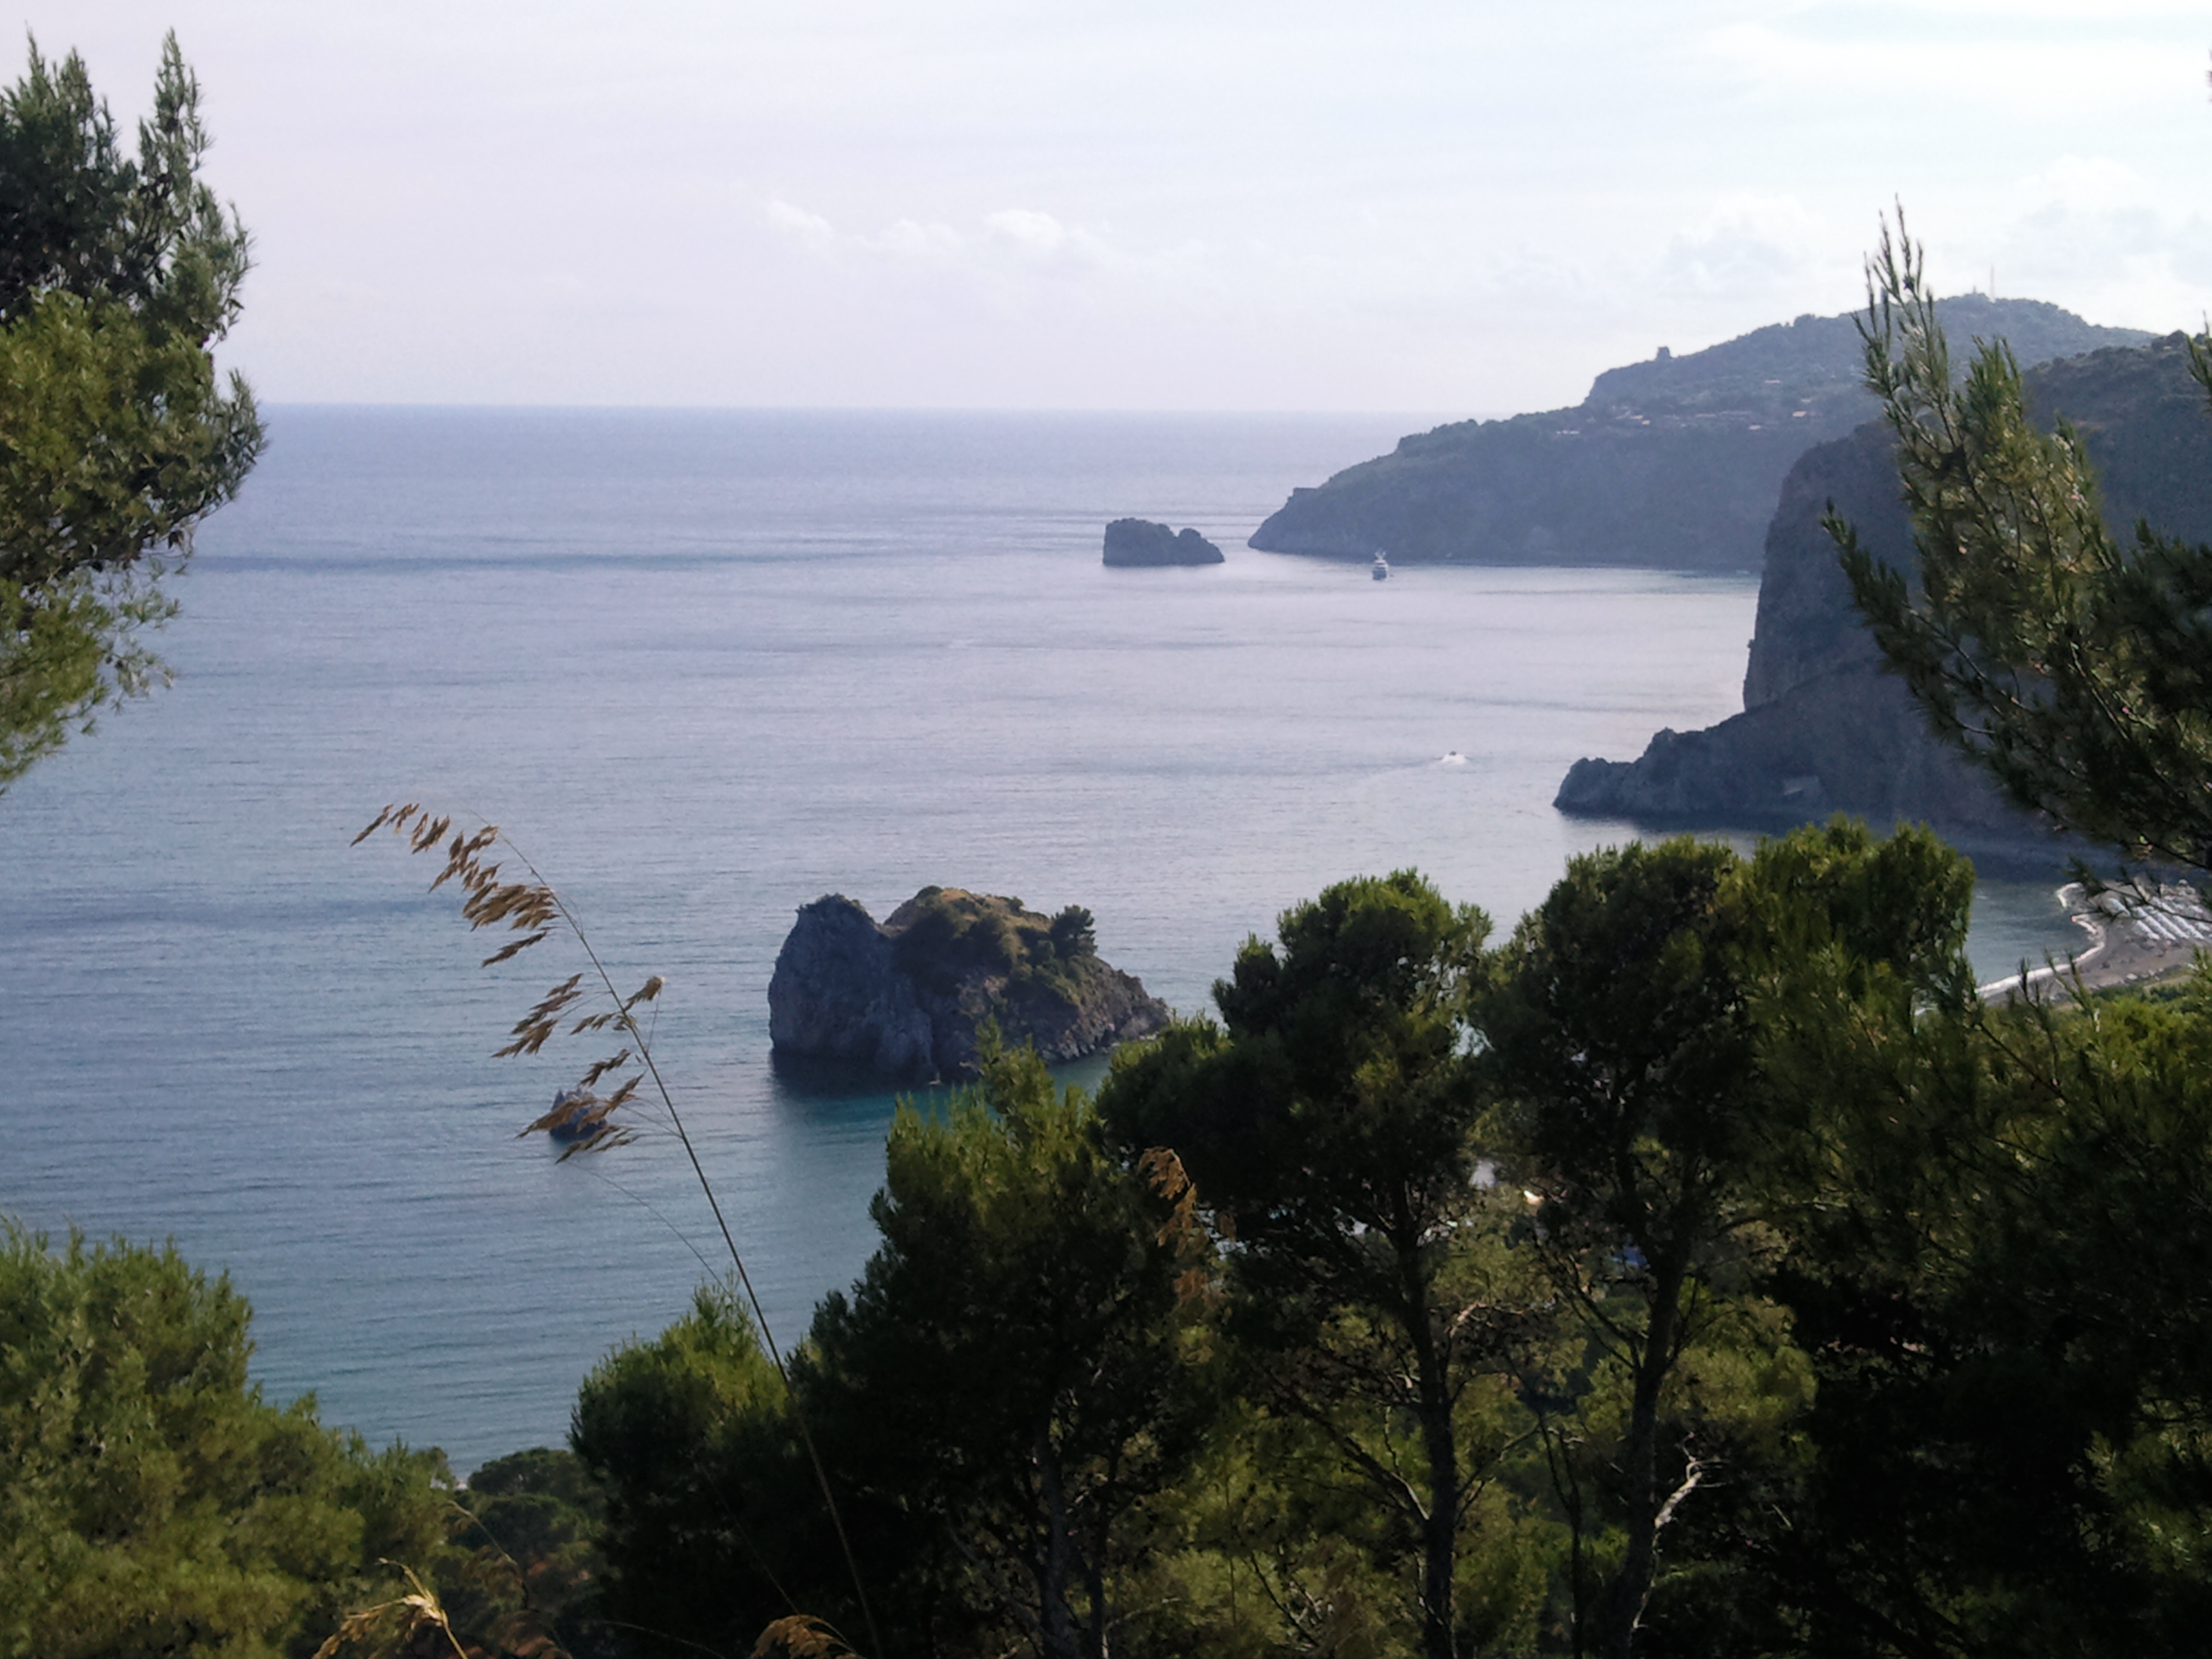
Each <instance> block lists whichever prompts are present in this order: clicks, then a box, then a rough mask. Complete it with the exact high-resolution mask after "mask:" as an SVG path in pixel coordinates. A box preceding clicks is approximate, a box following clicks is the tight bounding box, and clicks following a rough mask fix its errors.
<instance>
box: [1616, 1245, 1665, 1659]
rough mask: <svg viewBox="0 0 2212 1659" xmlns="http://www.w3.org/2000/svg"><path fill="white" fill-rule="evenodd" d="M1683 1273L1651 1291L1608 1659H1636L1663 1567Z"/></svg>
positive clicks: (1632, 1415)
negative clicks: (1662, 1444) (1664, 1416)
mask: <svg viewBox="0 0 2212 1659" xmlns="http://www.w3.org/2000/svg"><path fill="white" fill-rule="evenodd" d="M1683 1278H1684V1268H1683V1266H1682V1264H1681V1263H1680V1262H1679V1261H1668V1262H1667V1263H1666V1264H1665V1265H1663V1266H1662V1267H1660V1268H1659V1270H1658V1274H1657V1278H1656V1282H1655V1283H1654V1285H1652V1291H1651V1317H1650V1322H1649V1323H1648V1324H1647V1325H1646V1326H1645V1328H1644V1358H1643V1360H1642V1362H1641V1363H1640V1364H1638V1366H1637V1368H1636V1395H1635V1399H1634V1401H1632V1404H1631V1406H1630V1408H1629V1414H1628V1443H1627V1445H1626V1449H1625V1455H1624V1456H1623V1458H1622V1462H1623V1464H1624V1465H1625V1468H1624V1469H1623V1473H1624V1474H1626V1477H1627V1480H1626V1488H1627V1490H1626V1493H1625V1494H1624V1495H1625V1496H1626V1499H1627V1504H1628V1547H1627V1549H1626V1551H1625V1552H1623V1553H1622V1555H1621V1559H1620V1570H1619V1571H1617V1572H1615V1573H1614V1575H1613V1589H1612V1591H1611V1592H1610V1594H1608V1595H1607V1596H1606V1598H1605V1605H1604V1607H1603V1610H1602V1612H1601V1620H1602V1622H1601V1625H1600V1626H1599V1650H1600V1651H1601V1653H1603V1654H1604V1655H1605V1659H1632V1656H1633V1655H1634V1653H1635V1651H1636V1627H1637V1626H1638V1624H1640V1623H1641V1622H1642V1621H1643V1618H1644V1603H1645V1602H1647V1601H1650V1599H1651V1580H1652V1577H1653V1574H1654V1571H1655V1570H1656V1566H1657V1565H1658V1543H1659V1510H1660V1507H1661V1505H1662V1504H1663V1503H1664V1502H1665V1501H1666V1500H1665V1497H1664V1495H1663V1494H1662V1492H1660V1490H1659V1395H1660V1390H1661V1389H1663V1388H1664V1387H1665V1386H1666V1383H1667V1373H1668V1370H1670V1369H1672V1366H1673V1360H1674V1352H1673V1351H1674V1334H1675V1329H1676V1327H1677V1325H1678V1324H1679V1322H1680V1318H1681V1305H1682V1284H1683Z"/></svg>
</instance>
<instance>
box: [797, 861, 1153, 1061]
mask: <svg viewBox="0 0 2212 1659" xmlns="http://www.w3.org/2000/svg"><path fill="white" fill-rule="evenodd" d="M768 1010H769V1037H770V1039H771V1041H772V1042H774V1044H775V1048H776V1051H777V1052H778V1053H779V1054H803V1055H807V1056H811V1057H815V1058H820V1059H829V1060H843V1061H846V1062H848V1063H852V1064H856V1065H859V1066H864V1067H866V1069H868V1070H870V1071H872V1072H874V1073H878V1074H879V1075H881V1076H883V1077H884V1078H886V1079H896V1080H900V1081H914V1082H926V1081H927V1080H929V1079H933V1078H940V1079H947V1080H952V1079H963V1078H969V1077H973V1076H975V1072H976V1046H977V1045H976V1032H977V1030H978V1029H979V1028H980V1027H981V1025H982V1024H984V1023H985V1022H986V1021H995V1022H996V1023H997V1024H998V1028H999V1030H1000V1035H1001V1036H1003V1037H1004V1038H1005V1039H1006V1042H1008V1043H1010V1044H1015V1045H1018V1044H1021V1043H1024V1042H1033V1043H1035V1044H1036V1048H1037V1051H1038V1052H1039V1053H1040V1054H1042V1055H1043V1056H1044V1057H1045V1058H1046V1059H1047V1060H1054V1061H1060V1060H1079V1059H1081V1058H1082V1057H1083V1056H1085V1054H1097V1052H1099V1051H1100V1050H1101V1049H1103V1048H1111V1047H1112V1046H1113V1045H1114V1044H1115V1043H1117V1042H1126V1041H1127V1040H1128V1039H1130V1038H1132V1037H1139V1036H1150V1035H1151V1034H1152V1033H1153V1032H1154V1031H1157V1030H1160V1029H1161V1028H1162V1027H1163V1026H1164V1025H1165V1024H1167V1023H1168V1020H1169V1018H1170V1010H1169V1008H1168V1006H1167V1005H1166V1004H1165V1003H1164V1002H1162V1001H1161V1000H1159V999H1158V997H1155V996H1152V995H1149V994H1146V990H1145V987H1144V986H1143V984H1142V983H1141V982H1140V981H1139V980H1138V979H1137V978H1136V977H1135V976H1134V975H1130V974H1125V973H1122V972H1121V971H1120V970H1119V969H1115V968H1113V967H1109V965H1108V964H1107V963H1105V962H1104V961H1103V960H1102V959H1101V958H1100V957H1099V955H1098V951H1097V944H1096V941H1095V940H1094V939H1093V937H1092V933H1091V913H1090V912H1089V911H1087V910H1085V909H1083V908H1080V907H1079V906H1073V905H1071V906H1070V907H1069V908H1066V909H1065V910H1062V911H1061V912H1060V914H1059V915H1056V916H1051V917H1047V916H1043V915H1039V914H1038V913H1037V912H1036V911H1034V910H1025V909H1024V908H1022V902H1021V901H1020V900H1019V899H1014V898H1000V897H995V896H989V895H985V894H980V893H969V892H965V891H963V890H961V889H959V888H957V887H925V888H923V889H922V890H921V891H920V892H919V893H916V894H915V896H913V897H912V898H910V899H908V901H907V902H905V903H904V904H902V905H901V906H899V908H897V909H896V910H894V911H893V912H891V915H890V919H889V920H888V921H884V922H882V923H880V924H878V922H877V921H875V920H874V918H872V916H870V915H869V914H868V913H867V911H866V909H865V908H862V907H861V906H860V905H859V904H857V903H855V902H854V901H853V900H851V899H849V898H847V897H845V896H843V895H842V894H838V893H830V894H826V895H824V896H823V897H821V898H818V899H817V900H815V901H814V902H813V903H811V904H809V905H805V906H803V907H802V908H800V910H799V921H798V922H797V923H796V924H795V925H794V926H793V928H792V930H791V933H790V935H789V937H787V939H785V940H784V942H783V949H782V950H781V951H780V952H779V953H778V954H777V956H776V959H775V974H774V975H773V976H772V977H771V978H770V979H769V987H768Z"/></svg>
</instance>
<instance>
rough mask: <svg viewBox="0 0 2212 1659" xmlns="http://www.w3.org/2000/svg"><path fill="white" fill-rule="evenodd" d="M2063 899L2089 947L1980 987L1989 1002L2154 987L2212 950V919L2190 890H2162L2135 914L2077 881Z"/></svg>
mask: <svg viewBox="0 0 2212 1659" xmlns="http://www.w3.org/2000/svg"><path fill="white" fill-rule="evenodd" d="M2058 898H2059V900H2060V902H2062V903H2064V904H2065V905H2066V906H2067V909H2068V919H2069V921H2072V922H2073V923H2074V924H2075V926H2076V927H2080V928H2081V930H2082V931H2083V932H2084V933H2087V934H2088V935H2089V944H2088V946H2087V949H2085V950H2082V951H2078V952H2076V953H2075V954H2073V955H2071V956H2069V957H2066V958H2065V959H2064V960H2063V962H2056V963H2052V962H2046V963H2045V965H2044V966H2043V967H2040V968H2032V969H2027V970H2026V971H2024V972H2021V973H2014V974H2008V975H2004V976H2003V977H2002V978H2000V979H1995V980H1991V981H1990V982H1989V983H1988V984H1986V985H1983V986H1979V987H1976V988H1977V989H1978V990H1979V991H1980V993H1981V994H1982V995H1983V997H1984V998H1985V999H1988V1000H1993V1001H1994V1000H2002V1001H2006V1002H2009V1001H2012V1000H2014V999H2015V998H2017V997H2021V996H2023V995H2033V994H2036V993H2037V992H2038V991H2039V990H2040V989H2041V988H2043V987H2046V986H2057V987H2060V992H2059V994H2061V995H2064V994H2067V993H2068V991H2069V989H2070V987H2072V986H2074V985H2076V984H2078V985H2079V987H2080V988H2081V989H2082V990H2084V991H2111V990H2117V989H2119V988H2121V987H2124V986H2130V985H2148V984H2150V983H2153V982H2154V981H2159V980H2162V979H2166V978H2167V977H2169V976H2172V975H2176V974H2179V973H2181V972H2184V971H2185V970H2186V969H2189V968H2190V967H2191V966H2192V965H2193V964H2194V963H2195V962H2196V960H2197V955H2198V953H2199V952H2200V951H2205V950H2207V949H2208V948H2212V915H2208V914H2207V912H2206V911H2205V909H2204V907H2203V904H2202V903H2201V902H2199V901H2198V899H2197V896H2196V895H2195V894H2194V893H2193V892H2191V890H2188V889H2186V888H2175V887H2172V886H2168V887H2164V888H2161V889H2160V891H2159V896H2158V897H2157V899H2156V900H2155V901H2154V902H2151V903H2150V904H2148V905H2145V906H2142V907H2139V908H2136V909H2132V910H2130V909H2127V908H2122V907H2121V906H2120V905H2119V904H2118V902H2116V901H2112V900H2109V899H2104V900H2100V899H2092V898H2090V897H2089V896H2087V894H2086V893H2085V892H2084V891H2083V890H2082V889H2081V884H2079V883H2076V882H2069V883H2068V884H2066V885H2065V886H2063V887H2062V888H2060V889H2059V890H2058Z"/></svg>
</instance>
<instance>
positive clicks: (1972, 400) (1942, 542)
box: [1824, 212, 2212, 872]
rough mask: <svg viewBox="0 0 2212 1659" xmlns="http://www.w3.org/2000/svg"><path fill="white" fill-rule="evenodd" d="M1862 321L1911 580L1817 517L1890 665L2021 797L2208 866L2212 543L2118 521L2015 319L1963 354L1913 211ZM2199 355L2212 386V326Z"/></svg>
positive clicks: (2079, 827)
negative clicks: (2119, 527)
mask: <svg viewBox="0 0 2212 1659" xmlns="http://www.w3.org/2000/svg"><path fill="white" fill-rule="evenodd" d="M1860 332H1861V334H1862V336H1863V339H1864V341H1865V348H1866V380H1867V385H1868V386H1869V388H1870V389H1871V390H1872V391H1873V392H1874V393H1875V396H1876V397H1878V398H1880V399H1881V405H1882V411H1883V415H1884V417H1885V418H1886V419H1887V422H1888V423H1889V426H1890V428H1891V429H1892V430H1893V432H1894V433H1895V434H1896V435H1897V462H1898V471H1899V479H1900V482H1901V483H1902V486H1903V490H1904V498H1905V506H1906V508H1907V510H1908V511H1909V513H1910V514H1911V520H1912V525H1913V532H1914V542H1915V545H1916V547H1917V550H1918V560H1917V580H1915V579H1914V577H1913V576H1912V575H1909V574H1907V573H1906V572H1905V571H1902V570H1899V569H1898V568H1895V567H1893V566H1892V565H1889V564H1887V563H1886V562H1883V561H1881V559H1880V558H1878V557H1877V556H1875V554H1874V553H1873V552H1871V551H1870V550H1869V549H1868V548H1866V547H1865V546H1864V545H1863V544H1862V543H1861V542H1860V540H1859V538H1858V535H1857V532H1856V531H1855V530H1854V529H1853V528H1852V526H1850V525H1849V524H1848V523H1846V522H1844V520H1842V519H1840V518H1838V516H1836V514H1835V513H1833V512H1832V511H1831V513H1829V515H1828V517H1827V518H1826V520H1824V523H1825V524H1826V527H1827V529H1828V532H1829V533H1830V534H1831V535H1832V536H1833V537H1834V538H1835V540H1836V543H1837V545H1838V548H1839V549H1840V550H1841V554H1842V559H1843V565H1844V571H1845V573H1846V574H1848V575H1849V577H1850V583H1851V590H1852V592H1853V595H1854V597H1855V598H1856V599H1857V602H1858V605H1859V609H1860V610H1861V611H1863V613H1864V615H1865V616H1866V618H1867V622H1868V624H1869V627H1870V628H1871V629H1872V630H1873V633H1874V636H1875V642H1876V643H1877V644H1878V645H1879V646H1880V647H1881V653H1882V655H1883V657H1884V658H1885V659H1887V663H1888V665H1889V666H1890V667H1891V669H1893V671H1895V672H1897V673H1898V674H1899V675H1901V676H1902V677H1903V678H1904V679H1905V684H1907V685H1908V686H1909V687H1910V688H1911V691H1912V695H1913V696H1914V698H1915V699H1916V700H1917V702H1919V703H1920V705H1921V707H1922V708H1923V710H1924V711H1925V712H1926V714H1927V715H1928V718H1929V720H1930V722H1931V723H1932V724H1933V725H1934V726H1935V728H1936V732H1938V734H1939V735H1941V736H1942V737H1943V738H1946V739H1947V740H1948V741H1949V742H1951V743H1952V744H1955V745H1957V746H1958V747H1960V748H1961V749H1963V750H1965V751H1966V753H1967V754H1968V755H1969V756H1971V757H1972V758H1973V759H1975V760H1976V761H1978V763H1981V764H1982V765H1983V766H1984V768H1986V769H1988V770H1989V772H1990V774H1991V775H1993V776H1994V777H1995V778H1996V781H1998V782H1999V783H2000V784H2001V785H2002V786H2003V787H2004V789H2005V790H2006V792H2007V793H2008V794H2010V795H2011V797H2012V798H2013V799H2015V801H2017V802H2018V803H2019V804H2020V805H2022V806H2025V807H2027V808H2028V809H2029V810H2031V811H2038V812H2042V813H2046V814H2048V815H2049V816H2050V817H2051V818H2052V819H2053V820H2054V821H2056V822H2057V823H2059V824H2060V825H2062V826H2063V827H2064V828H2065V829H2069V830H2071V831H2073V832H2074V833H2075V834H2077V835H2080V836H2084V837H2085V838H2087V839H2088V840H2091V841H2093V842H2100V843H2102V844H2105V845H2108V846H2112V847H2115V848H2118V849H2119V850H2120V851H2121V852H2122V853H2123V854H2124V855H2126V856H2127V857H2129V858H2131V859H2135V860H2157V861H2160V862H2163V863H2169V864H2174V865H2179V866H2184V867H2185V868H2189V869H2192V870H2195V871H2197V872H2212V548H2208V547H2203V546H2192V545H2191V544H2187V543H2185V542H2183V541H2181V540H2179V538H2174V537H2172V536H2167V535H2164V534H2161V533H2160V532H2158V531H2156V530H2154V529H2153V528H2152V527H2151V526H2149V525H2148V524H2144V523H2139V524H2137V525H2136V528H2135V533H2134V535H2133V537H2132V538H2121V537H2118V536H2115V535H2114V534H2113V533H2112V531H2111V530H2109V529H2108V528H2107V527H2106V523H2105V518H2104V513H2103V510H2102V507H2101V504H2100V500H2099V496H2098V489H2097V479H2096V475H2095V471H2094V470H2093V467H2092V466H2091V465H2090V462H2089V459H2088V455H2087V451H2086V449H2085V448H2084V447H2083V444H2082V441H2081V435H2080V434H2079V433H2078V432H2076V431H2075V429H2074V428H2072V427H2071V426H2069V424H2068V423H2067V422H2064V421H2060V422H2057V424H2056V426H2055V427H2054V428H2052V429H2051V431H2048V432H2045V431H2044V430H2042V429H2041V428H2039V427H2038V426H2037V424H2036V423H2035V422H2033V420H2032V419H2031V418H2030V416H2029V413H2028V410H2027V399H2026V396H2025V393H2024V391H2023V387H2022V384H2021V368H2020V363H2019V362H2018V360H2017V359H2016V358H2015V356H2013V353H2012V349H2011V348H2010V347H2009V346H2008V345H2007V344H2006V343H2004V342H2003V341H2002V340H1996V341H1991V342H1987V343H1984V342H1981V341H1977V342H1976V343H1975V344H1976V351H1975V356H1974V359H1973V361H1972V363H1971V364H1970V365H1969V366H1968V367H1967V368H1966V373H1965V374H1964V376H1963V377H1961V376H1960V375H1958V374H1955V373H1954V369H1953V366H1952V359H1951V355H1950V348H1949V345H1948V342H1947V341H1946V340H1945V338H1944V334H1943V330H1942V325H1941V324H1940V323H1939V322H1938V320H1937V318H1936V297H1935V295H1934V293H1933V292H1932V291H1931V290H1930V289H1929V286H1928V281H1927V275H1926V270H1925V268H1924V265H1923V256H1922V252H1921V250H1920V248H1919V247H1918V246H1917V245H1916V244H1915V243H1913V242H1912V241H1911V239H1910V238H1909V237H1907V236H1906V235H1905V220H1904V216H1903V214H1902V212H1900V213H1899V216H1898V228H1897V234H1895V236H1894V237H1893V235H1892V234H1891V232H1890V229H1889V227H1888V225H1887V223H1885V224H1884V225H1883V227H1882V233H1881V244H1880V246H1879V247H1878V248H1877V250H1876V251H1875V254H1874V255H1873V257H1872V258H1870V259H1869V261H1868V264H1867V313H1866V316H1865V318H1864V319H1863V321H1862V322H1861V324H1860ZM2191 366H2192V372H2193V374H2195V376H2196V378H2197V380H2198V381H2199V382H2200V383H2201V384H2203V386H2205V387H2206V388H2207V389H2208V391H2212V337H2207V338H2203V339H2199V340H2197V341H2195V342H2192V343H2191Z"/></svg>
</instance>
